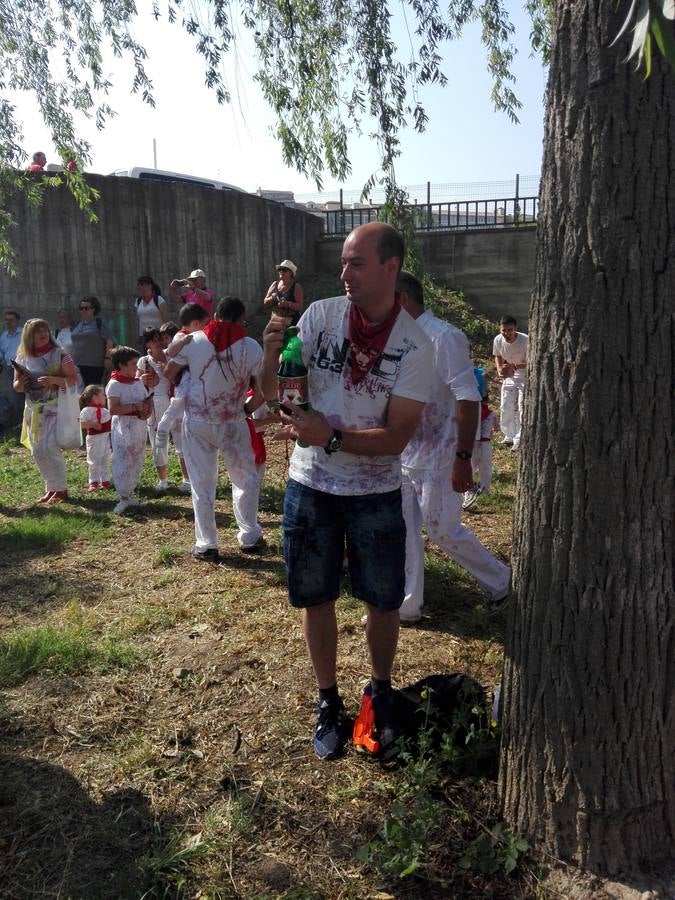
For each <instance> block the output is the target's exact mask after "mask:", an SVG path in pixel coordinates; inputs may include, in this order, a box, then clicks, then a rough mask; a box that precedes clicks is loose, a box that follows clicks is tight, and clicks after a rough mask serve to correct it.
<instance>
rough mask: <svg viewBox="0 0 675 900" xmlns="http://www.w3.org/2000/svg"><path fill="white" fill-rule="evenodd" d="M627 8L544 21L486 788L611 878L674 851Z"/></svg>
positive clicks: (665, 551) (663, 132)
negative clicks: (531, 272) (526, 306)
mask: <svg viewBox="0 0 675 900" xmlns="http://www.w3.org/2000/svg"><path fill="white" fill-rule="evenodd" d="M617 7H618V9H617ZM627 9H628V3H627V2H626V3H623V2H622V3H619V4H615V3H614V2H613V0H578V2H574V0H562V2H559V3H558V4H557V8H556V15H555V19H556V21H555V25H554V28H555V40H554V48H553V55H552V59H551V71H550V79H549V87H548V98H547V114H546V115H547V121H546V136H545V151H544V165H543V179H542V193H541V207H540V221H539V230H538V250H537V272H536V278H535V289H534V295H533V300H532V310H531V317H530V359H529V369H528V376H529V396H528V398H527V402H526V412H525V416H524V422H523V436H524V437H523V448H522V451H521V456H520V473H519V486H518V499H517V504H516V511H515V520H514V524H515V528H514V584H515V589H516V593H517V597H518V600H517V603H516V604H515V605H514V609H513V611H512V614H511V617H510V621H509V625H508V634H507V641H506V662H505V671H504V687H503V691H504V731H503V746H502V759H501V773H500V788H501V793H502V800H503V806H504V815H505V817H506V819H507V821H508V822H509V824H510V825H511V827H512V828H513V829H514V830H517V831H518V832H520V833H524V834H526V835H529V836H530V837H531V838H532V839H533V840H535V841H537V842H540V843H541V845H542V846H543V847H544V848H545V849H546V850H548V851H549V852H551V853H553V854H554V855H555V856H557V857H559V858H562V859H566V860H569V861H573V862H576V863H578V864H579V865H581V866H583V867H585V868H588V869H591V870H593V871H598V872H605V873H610V874H614V873H620V872H625V871H630V870H632V871H635V870H636V869H638V870H639V869H641V868H649V867H650V866H652V865H654V864H656V863H657V862H658V861H659V860H661V859H665V858H672V856H673V853H674V852H675V769H674V759H675V658H674V656H675V654H674V645H675V631H674V626H673V608H674V606H675V603H674V600H675V594H674V590H673V536H674V532H675V525H674V521H673V513H674V504H673V490H674V487H675V483H674V470H675V463H674V460H675V454H674V452H673V451H674V440H673V423H674V418H675V417H674V414H673V388H672V378H673V362H674V360H673V355H674V354H673V348H674V345H675V340H674V334H673V298H674V297H675V76H674V75H673V72H672V71H671V70H670V69H669V68H668V67H667V65H666V64H665V62H663V61H662V59H661V57H660V55H659V56H658V58H656V50H655V58H654V61H653V69H652V74H651V77H650V78H648V79H647V80H646V81H645V80H644V77H643V72H636V71H635V68H634V64H633V63H632V62H631V63H628V64H627V63H625V62H624V59H625V56H626V54H627V48H628V46H629V42H630V39H631V38H632V33H631V34H630V35H629V36H627V37H626V38H625V39H622V40H621V41H619V43H618V44H617V45H615V46H614V47H610V46H609V44H610V43H611V41H612V40H613V39H614V36H615V35H616V33H617V32H618V30H619V28H620V25H621V22H622V20H623V18H624V17H625V15H626V12H627Z"/></svg>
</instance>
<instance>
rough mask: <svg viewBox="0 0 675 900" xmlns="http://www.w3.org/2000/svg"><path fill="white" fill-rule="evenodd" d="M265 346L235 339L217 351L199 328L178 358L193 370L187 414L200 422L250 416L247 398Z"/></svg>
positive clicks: (182, 363)
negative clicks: (245, 410)
mask: <svg viewBox="0 0 675 900" xmlns="http://www.w3.org/2000/svg"><path fill="white" fill-rule="evenodd" d="M262 355H263V351H262V347H261V346H260V344H258V343H257V341H254V340H253V338H249V337H245V338H242V339H241V340H239V341H235V343H234V344H232V346H231V347H228V348H227V350H222V351H221V352H220V353H216V350H215V347H214V346H213V344H212V343H211V341H210V340H209V339H208V338H207V336H206V335H205V334H204V332H203V331H195V332H194V334H193V335H192V340H191V341H190V343H188V344H186V345H185V346H184V347H183V349H182V350H181V351H180V353H177V354H176V356H175V357H174V362H176V363H178V365H179V366H187V367H188V368H189V371H190V386H189V388H188V390H187V395H186V403H185V415H186V416H187V417H188V418H189V419H192V420H193V421H196V422H209V423H212V424H214V423H216V424H217V423H220V422H233V421H238V420H241V421H242V422H243V421H244V419H245V418H246V413H245V412H244V400H245V399H246V392H247V391H248V389H249V384H250V381H251V376H252V375H253V376H256V375H257V374H258V370H259V369H260V363H261V362H262Z"/></svg>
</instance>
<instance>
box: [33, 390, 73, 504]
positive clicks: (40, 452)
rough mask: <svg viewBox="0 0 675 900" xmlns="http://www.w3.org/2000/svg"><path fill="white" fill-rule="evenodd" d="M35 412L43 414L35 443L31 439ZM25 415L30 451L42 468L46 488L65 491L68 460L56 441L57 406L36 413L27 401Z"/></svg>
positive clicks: (39, 467) (37, 464)
mask: <svg viewBox="0 0 675 900" xmlns="http://www.w3.org/2000/svg"><path fill="white" fill-rule="evenodd" d="M34 414H35V415H41V416H42V421H41V422H40V436H39V437H38V439H37V441H36V442H35V443H33V441H32V440H31V422H32V417H33V415H34ZM25 417H26V428H27V429H28V442H29V444H30V452H31V454H32V456H33V459H34V460H35V464H36V466H37V467H38V469H39V470H40V475H42V477H43V478H44V481H45V490H46V491H65V490H66V489H67V480H66V461H65V459H64V458H63V450H61V448H60V447H59V445H58V444H57V443H56V407H55V406H54V407H47V408H46V409H44V410H43V412H42V413H36V412H35V410H34V409H31V406H30V404H28V403H27V404H26V409H25Z"/></svg>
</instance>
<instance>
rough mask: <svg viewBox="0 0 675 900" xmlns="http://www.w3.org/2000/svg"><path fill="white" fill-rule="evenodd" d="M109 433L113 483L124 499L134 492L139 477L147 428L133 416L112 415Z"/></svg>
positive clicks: (140, 420)
mask: <svg viewBox="0 0 675 900" xmlns="http://www.w3.org/2000/svg"><path fill="white" fill-rule="evenodd" d="M110 435H111V438H112V476H113V483H114V485H115V490H116V491H117V493H118V494H119V496H120V497H123V498H125V499H126V498H128V497H130V496H131V494H132V493H133V492H134V489H135V488H136V485H137V484H138V479H139V478H140V477H141V469H142V468H143V460H144V458H145V443H146V441H147V439H148V428H147V425H146V424H145V422H144V421H143V420H142V419H137V418H136V417H135V416H113V419H112V431H111V432H110Z"/></svg>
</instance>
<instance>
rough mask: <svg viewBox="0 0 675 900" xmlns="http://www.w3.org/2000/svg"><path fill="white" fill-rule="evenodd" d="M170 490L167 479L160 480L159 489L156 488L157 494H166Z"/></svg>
mask: <svg viewBox="0 0 675 900" xmlns="http://www.w3.org/2000/svg"><path fill="white" fill-rule="evenodd" d="M168 489H169V482H168V481H167V480H166V478H160V479H159V481H158V482H157V487H156V488H155V493H156V494H165V493H166V492H167V491H168Z"/></svg>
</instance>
